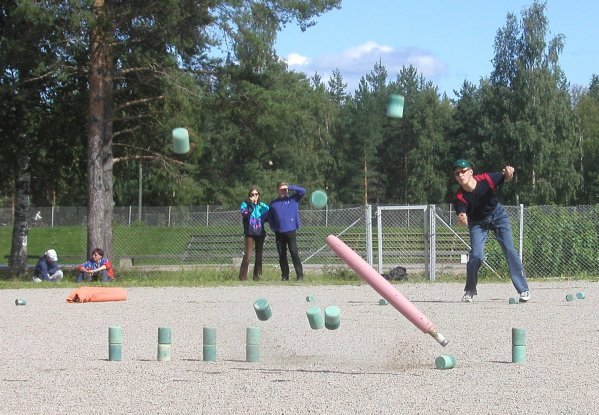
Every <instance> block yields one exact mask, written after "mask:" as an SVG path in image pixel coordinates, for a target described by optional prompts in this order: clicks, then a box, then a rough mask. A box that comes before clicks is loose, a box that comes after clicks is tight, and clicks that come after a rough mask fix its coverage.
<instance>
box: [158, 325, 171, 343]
mask: <svg viewBox="0 0 599 415" xmlns="http://www.w3.org/2000/svg"><path fill="white" fill-rule="evenodd" d="M172 342H173V331H172V330H171V328H170V327H158V344H171V343H172Z"/></svg>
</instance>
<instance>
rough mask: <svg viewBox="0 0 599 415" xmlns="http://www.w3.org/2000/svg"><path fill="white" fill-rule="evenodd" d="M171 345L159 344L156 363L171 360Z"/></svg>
mask: <svg viewBox="0 0 599 415" xmlns="http://www.w3.org/2000/svg"><path fill="white" fill-rule="evenodd" d="M171 347H172V346H171V345H170V344H159V345H158V357H157V359H158V361H159V362H168V361H170V360H171Z"/></svg>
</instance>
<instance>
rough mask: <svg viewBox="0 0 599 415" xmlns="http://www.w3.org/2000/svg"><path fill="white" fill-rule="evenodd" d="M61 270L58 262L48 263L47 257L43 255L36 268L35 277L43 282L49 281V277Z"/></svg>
mask: <svg viewBox="0 0 599 415" xmlns="http://www.w3.org/2000/svg"><path fill="white" fill-rule="evenodd" d="M58 270H59V267H58V264H57V263H56V262H52V261H50V262H48V261H46V256H45V255H42V256H41V257H40V259H39V261H38V262H37V265H36V266H35V271H34V275H35V276H36V277H38V278H39V279H42V280H48V277H49V276H50V275H52V274H54V273H55V272H56V271H58Z"/></svg>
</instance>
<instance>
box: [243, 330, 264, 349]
mask: <svg viewBox="0 0 599 415" xmlns="http://www.w3.org/2000/svg"><path fill="white" fill-rule="evenodd" d="M245 344H251V345H259V344H260V329H259V328H258V327H248V328H246V329H245Z"/></svg>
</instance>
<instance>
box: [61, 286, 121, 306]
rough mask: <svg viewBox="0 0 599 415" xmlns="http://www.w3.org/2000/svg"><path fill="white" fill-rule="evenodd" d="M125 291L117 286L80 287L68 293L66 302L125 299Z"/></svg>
mask: <svg viewBox="0 0 599 415" xmlns="http://www.w3.org/2000/svg"><path fill="white" fill-rule="evenodd" d="M126 299H127V291H125V289H124V288H119V287H80V288H77V289H76V290H75V291H73V292H72V293H70V294H69V296H68V297H67V302H68V303H90V302H91V303H94V302H96V303H98V302H104V301H125V300H126Z"/></svg>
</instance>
